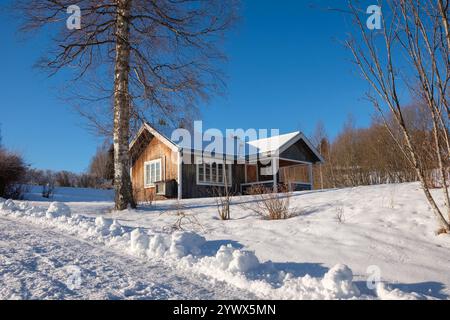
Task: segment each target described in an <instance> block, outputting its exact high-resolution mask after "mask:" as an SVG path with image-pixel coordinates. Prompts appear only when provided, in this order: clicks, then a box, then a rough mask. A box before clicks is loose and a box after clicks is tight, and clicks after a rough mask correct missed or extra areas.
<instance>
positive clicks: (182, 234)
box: [169, 231, 206, 258]
mask: <svg viewBox="0 0 450 320" xmlns="http://www.w3.org/2000/svg"><path fill="white" fill-rule="evenodd" d="M171 240H172V241H171V244H170V249H169V252H170V253H171V254H172V255H174V256H176V257H179V258H181V257H184V256H187V255H189V254H192V255H199V254H200V253H201V250H200V247H201V246H203V245H204V244H205V243H206V239H205V238H204V237H202V236H200V235H198V234H196V233H194V232H187V231H176V232H174V233H173V234H172V239H171Z"/></svg>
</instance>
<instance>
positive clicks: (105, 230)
mask: <svg viewBox="0 0 450 320" xmlns="http://www.w3.org/2000/svg"><path fill="white" fill-rule="evenodd" d="M112 224H113V221H112V220H111V219H105V218H103V217H97V218H95V231H96V232H98V233H100V234H101V235H103V236H106V235H108V234H109V233H110V227H111V226H112Z"/></svg>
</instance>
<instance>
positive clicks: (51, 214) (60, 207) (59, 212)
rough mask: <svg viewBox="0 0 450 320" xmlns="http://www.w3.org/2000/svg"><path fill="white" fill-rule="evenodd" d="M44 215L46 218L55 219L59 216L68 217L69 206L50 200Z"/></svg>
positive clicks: (69, 213) (69, 214)
mask: <svg viewBox="0 0 450 320" xmlns="http://www.w3.org/2000/svg"><path fill="white" fill-rule="evenodd" d="M45 216H46V217H47V218H48V219H55V218H59V217H70V216H71V212H70V208H69V207H68V206H67V205H66V204H65V203H62V202H52V203H51V204H50V207H49V208H48V209H47V212H46V214H45Z"/></svg>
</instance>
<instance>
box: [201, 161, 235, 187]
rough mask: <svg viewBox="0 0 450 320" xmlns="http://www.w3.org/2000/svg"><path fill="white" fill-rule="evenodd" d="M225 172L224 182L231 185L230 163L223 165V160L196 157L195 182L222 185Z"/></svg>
mask: <svg viewBox="0 0 450 320" xmlns="http://www.w3.org/2000/svg"><path fill="white" fill-rule="evenodd" d="M225 171H226V172H225ZM226 174H227V176H226V177H227V181H226V183H227V185H231V166H230V165H228V166H226V165H224V164H223V160H216V159H214V160H213V159H205V158H203V160H202V158H197V184H200V185H202V184H203V185H222V186H224V185H225V175H226Z"/></svg>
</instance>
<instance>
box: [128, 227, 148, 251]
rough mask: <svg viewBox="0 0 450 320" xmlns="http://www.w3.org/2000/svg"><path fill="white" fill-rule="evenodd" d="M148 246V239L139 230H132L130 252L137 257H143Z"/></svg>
mask: <svg viewBox="0 0 450 320" xmlns="http://www.w3.org/2000/svg"><path fill="white" fill-rule="evenodd" d="M148 245H149V237H148V235H147V234H146V233H145V232H143V231H142V230H141V229H139V228H137V229H134V230H133V231H132V232H131V234H130V246H131V247H130V250H131V252H133V253H136V254H138V255H145V251H147V249H148Z"/></svg>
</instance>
